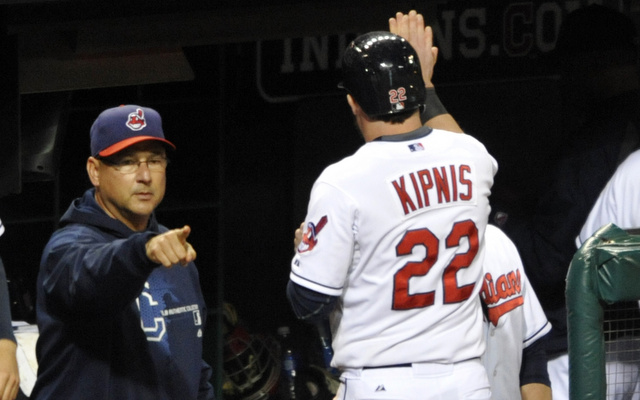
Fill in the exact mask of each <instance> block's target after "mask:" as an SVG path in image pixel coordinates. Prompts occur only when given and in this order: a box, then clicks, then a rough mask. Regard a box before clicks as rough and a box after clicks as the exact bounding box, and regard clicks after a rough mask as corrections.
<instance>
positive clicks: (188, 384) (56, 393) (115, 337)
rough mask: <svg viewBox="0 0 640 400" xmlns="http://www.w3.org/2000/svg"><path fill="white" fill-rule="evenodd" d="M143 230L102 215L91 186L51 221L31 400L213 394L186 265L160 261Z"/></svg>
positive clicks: (197, 292)
mask: <svg viewBox="0 0 640 400" xmlns="http://www.w3.org/2000/svg"><path fill="white" fill-rule="evenodd" d="M166 230H167V228H166V227H164V226H162V225H159V224H158V222H157V221H156V219H155V215H152V216H151V219H150V222H149V226H148V228H147V230H146V231H144V232H135V231H132V230H131V229H130V228H128V227H127V226H126V225H125V224H123V223H122V222H120V221H118V220H117V219H113V218H111V217H109V216H108V215H107V214H106V213H105V212H104V211H103V210H102V208H101V207H100V206H99V205H98V204H97V203H96V201H95V199H94V189H90V190H88V191H87V192H85V193H84V195H83V197H82V198H79V199H76V200H74V201H73V203H72V204H71V205H70V207H69V209H68V210H67V212H66V213H65V214H64V215H63V217H62V219H61V220H60V229H59V230H57V231H56V232H54V233H53V235H52V236H51V238H50V240H49V243H48V244H47V246H46V247H45V249H44V253H43V255H42V260H41V262H40V272H39V274H38V289H37V322H38V329H39V332H40V336H39V339H38V342H37V345H36V355H37V358H38V378H37V381H36V384H35V387H34V388H33V391H32V394H31V397H30V398H31V399H32V400H33V399H35V400H40V399H47V400H54V399H63V400H73V399H82V400H87V399H90V400H114V399H117V400H125V399H131V400H147V399H148V400H187V399H194V400H195V399H198V400H201V399H213V398H214V394H213V388H212V386H211V384H210V383H209V378H210V376H211V367H210V366H209V365H208V364H207V363H206V362H204V360H203V359H202V336H203V332H204V323H205V317H206V314H207V312H206V306H205V303H204V300H203V297H202V292H201V288H200V282H199V277H198V271H197V269H196V266H195V264H193V263H191V264H189V265H188V266H186V267H182V266H181V265H175V266H173V267H172V268H165V267H162V265H160V264H155V263H153V262H151V261H150V260H149V259H148V258H147V256H146V253H145V243H146V242H147V241H148V240H149V239H151V237H153V236H154V235H157V234H158V233H160V232H165V231H166Z"/></svg>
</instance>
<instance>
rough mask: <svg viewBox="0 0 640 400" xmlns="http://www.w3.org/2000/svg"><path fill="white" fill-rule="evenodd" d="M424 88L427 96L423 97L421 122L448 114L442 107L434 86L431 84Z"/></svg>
mask: <svg viewBox="0 0 640 400" xmlns="http://www.w3.org/2000/svg"><path fill="white" fill-rule="evenodd" d="M426 89H427V97H426V99H425V104H424V110H422V113H421V114H420V119H421V120H422V123H425V122H427V121H429V120H430V119H431V118H434V117H437V116H438V115H442V114H448V111H447V109H446V108H445V107H444V105H443V104H442V102H441V101H440V98H439V97H438V94H437V93H436V88H435V87H433V86H431V87H427V88H426Z"/></svg>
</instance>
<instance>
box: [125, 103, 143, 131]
mask: <svg viewBox="0 0 640 400" xmlns="http://www.w3.org/2000/svg"><path fill="white" fill-rule="evenodd" d="M127 126H128V127H129V128H130V129H131V130H133V131H139V130H140V129H142V128H144V127H145V126H147V121H146V120H145V119H144V111H142V109H141V108H138V109H137V110H136V111H135V112H132V113H131V114H129V119H128V120H127Z"/></svg>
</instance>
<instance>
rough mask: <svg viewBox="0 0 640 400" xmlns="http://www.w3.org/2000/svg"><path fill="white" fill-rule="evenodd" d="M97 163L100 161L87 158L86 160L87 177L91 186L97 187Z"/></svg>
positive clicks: (98, 175) (98, 172)
mask: <svg viewBox="0 0 640 400" xmlns="http://www.w3.org/2000/svg"><path fill="white" fill-rule="evenodd" d="M99 163H100V161H99V160H98V159H96V158H95V157H89V158H88V159H87V175H89V180H91V184H92V185H93V186H99V184H100V170H99V165H98V164H99Z"/></svg>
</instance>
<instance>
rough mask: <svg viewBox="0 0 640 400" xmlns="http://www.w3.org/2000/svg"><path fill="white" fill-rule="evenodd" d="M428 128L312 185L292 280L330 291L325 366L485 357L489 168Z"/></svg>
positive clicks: (375, 146) (492, 165)
mask: <svg viewBox="0 0 640 400" xmlns="http://www.w3.org/2000/svg"><path fill="white" fill-rule="evenodd" d="M428 132H429V128H426V127H423V128H421V129H419V130H416V131H414V132H410V133H408V134H405V135H400V136H391V137H389V138H388V139H389V140H380V141H379V140H376V141H372V142H368V143H366V144H365V145H363V146H362V147H361V148H360V149H359V150H358V151H357V152H356V153H355V154H354V155H352V156H350V157H347V158H345V159H343V160H342V161H340V162H338V163H336V164H333V165H331V166H329V167H328V168H326V169H325V170H324V171H323V173H322V174H321V175H320V177H319V178H318V179H317V180H316V182H315V184H314V186H313V189H312V191H311V197H310V201H309V207H308V212H307V216H306V218H305V221H306V226H307V228H306V231H305V233H304V237H303V240H302V242H301V244H300V246H299V247H298V251H297V252H296V253H297V254H296V255H295V257H294V258H293V260H292V270H291V275H290V278H291V280H292V281H294V282H295V283H297V284H299V285H302V286H304V287H306V288H308V289H311V290H315V291H317V292H320V293H324V294H327V295H331V296H340V301H339V305H338V310H337V311H336V312H334V313H333V314H332V320H331V326H332V335H333V348H334V357H333V361H332V365H333V366H334V367H337V368H360V367H363V366H383V365H394V364H402V363H411V362H438V363H451V362H457V361H461V360H467V359H470V358H474V357H479V356H480V355H481V354H482V353H483V351H484V340H483V338H482V310H481V307H480V302H479V301H478V294H479V292H480V287H481V284H480V282H481V278H482V258H483V256H484V230H485V226H486V224H487V220H488V215H489V211H490V207H489V201H488V196H489V194H490V189H491V186H492V184H493V177H494V175H495V173H496V171H497V163H496V161H495V160H494V158H493V157H492V156H491V155H489V153H488V152H487V151H486V149H485V147H484V146H483V145H482V144H481V143H480V142H479V141H478V140H476V139H474V138H473V137H471V136H469V135H465V134H458V133H452V132H447V131H442V130H433V131H432V132H431V133H429V134H428ZM399 139H400V140H399Z"/></svg>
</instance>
